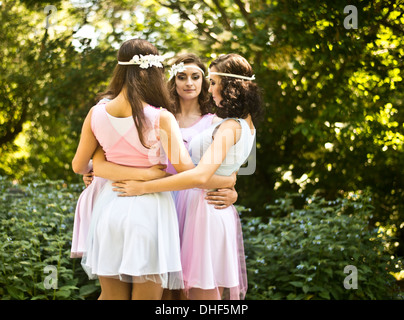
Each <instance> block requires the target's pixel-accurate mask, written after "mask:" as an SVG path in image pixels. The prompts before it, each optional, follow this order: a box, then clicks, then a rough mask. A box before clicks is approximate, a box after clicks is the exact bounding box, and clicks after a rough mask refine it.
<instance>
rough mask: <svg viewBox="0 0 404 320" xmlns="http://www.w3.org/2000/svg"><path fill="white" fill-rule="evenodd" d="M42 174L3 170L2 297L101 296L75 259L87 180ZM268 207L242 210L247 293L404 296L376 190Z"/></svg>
mask: <svg viewBox="0 0 404 320" xmlns="http://www.w3.org/2000/svg"><path fill="white" fill-rule="evenodd" d="M38 181H39V180H35V179H34V180H30V179H29V178H27V179H26V180H25V181H23V182H22V183H21V184H17V183H13V182H12V181H10V180H8V179H6V178H2V177H0V221H1V222H0V299H95V298H97V297H98V295H99V289H100V288H99V284H98V282H97V281H89V280H88V278H87V275H86V274H85V273H84V271H83V270H82V268H81V265H80V259H71V258H70V246H71V235H72V230H73V218H74V210H75V206H76V202H77V199H78V197H79V194H80V192H81V190H82V188H83V186H82V185H81V184H79V185H76V184H71V185H66V184H65V183H64V182H63V181H42V182H38ZM239 209H241V208H239ZM268 211H269V213H270V215H271V218H268V219H264V218H248V217H244V216H245V215H242V223H243V233H244V243H245V251H246V255H247V271H248V281H249V284H248V285H249V290H248V292H247V299H257V300H259V299H390V298H395V297H397V295H396V292H395V291H394V278H393V277H392V276H391V275H390V272H392V271H397V270H395V266H396V265H398V266H400V263H399V261H397V259H391V258H390V254H389V253H388V252H387V251H386V250H385V247H384V245H385V244H386V241H390V239H389V238H388V236H387V235H386V234H381V233H380V231H378V230H377V229H374V228H371V227H369V223H368V221H369V219H370V218H371V214H372V212H373V208H372V207H371V206H370V205H369V201H368V197H365V196H363V197H355V198H352V197H348V198H347V199H341V200H337V201H334V202H328V201H325V200H324V199H320V198H314V197H312V198H307V199H306V198H304V197H302V196H301V195H289V196H286V197H285V198H283V199H279V200H277V201H276V203H275V204H274V205H273V206H269V207H268ZM264 220H266V221H264ZM347 265H353V266H355V267H356V268H357V270H358V289H350V290H348V289H345V288H344V285H343V281H344V279H345V277H347V276H348V275H349V274H345V273H344V268H345V266H347ZM48 266H51V268H55V270H56V271H57V288H55V289H53V288H51V289H46V286H45V283H49V282H47V277H48V276H50V273H49V271H47V269H46V268H47V267H48Z"/></svg>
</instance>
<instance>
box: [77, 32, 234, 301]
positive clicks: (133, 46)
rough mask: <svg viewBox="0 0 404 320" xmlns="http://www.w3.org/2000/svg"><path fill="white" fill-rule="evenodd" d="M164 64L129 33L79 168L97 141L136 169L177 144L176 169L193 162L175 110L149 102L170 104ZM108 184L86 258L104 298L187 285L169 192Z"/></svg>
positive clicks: (163, 159)
mask: <svg viewBox="0 0 404 320" xmlns="http://www.w3.org/2000/svg"><path fill="white" fill-rule="evenodd" d="M161 68H162V65H161V57H160V56H158V52H157V50H156V48H155V47H154V46H153V45H151V44H150V43H149V42H147V41H144V40H129V41H126V42H125V43H124V44H123V45H122V47H121V48H120V50H119V52H118V65H117V67H116V69H115V71H114V76H113V78H112V81H111V84H110V92H112V96H113V99H112V100H111V101H110V102H107V103H101V104H98V105H96V106H95V107H93V108H92V109H91V110H90V112H89V114H88V116H87V118H86V120H85V121H84V124H83V129H82V135H81V139H80V143H79V146H78V148H77V151H76V155H75V157H74V159H73V163H72V165H73V170H74V171H75V172H76V173H82V174H83V173H86V172H88V161H89V159H90V158H91V156H92V154H93V153H94V150H95V149H96V148H97V145H98V143H99V145H100V146H101V147H102V149H103V151H104V152H105V156H106V158H107V160H108V161H109V162H112V163H116V164H121V165H124V166H132V167H137V168H146V167H151V166H153V165H155V164H166V163H167V156H168V158H169V159H171V157H172V150H175V152H178V154H177V156H178V157H177V158H178V159H179V161H177V162H173V165H174V168H175V169H176V170H177V171H179V172H181V171H184V170H186V169H190V168H193V167H194V165H193V164H192V161H191V159H190V157H189V154H188V152H187V150H186V148H185V146H184V145H183V144H182V139H181V134H180V131H179V128H178V124H177V123H176V121H175V118H174V116H173V115H172V114H171V113H170V112H168V111H166V110H165V109H161V108H155V107H153V106H152V105H155V106H166V107H168V106H169V103H168V99H167V97H168V94H167V90H166V87H165V85H164V80H163V73H162V69H161ZM162 134H164V138H163V139H161V137H162ZM100 152H101V153H102V151H98V154H100ZM94 160H95V156H94ZM97 170H98V168H97V166H96V164H95V162H94V173H95V175H96V176H100V175H99V174H98V172H97ZM104 177H105V176H104ZM105 178H108V177H105ZM114 179H115V178H114ZM212 180H214V179H212ZM218 180H219V182H217V181H215V183H219V184H220V185H221V184H224V183H225V181H234V179H227V180H223V179H222V178H220V177H219V179H218ZM210 182H211V181H209V182H208V183H207V185H209V183H210ZM111 185H112V181H111V180H107V181H106V182H105V184H104V186H103V187H102V190H101V192H100V194H99V195H98V197H97V199H96V201H95V204H94V208H93V212H92V218H91V226H90V230H89V234H88V237H87V245H86V248H85V253H84V255H83V260H82V265H83V267H84V268H85V270H86V272H87V273H88V275H89V277H90V278H93V277H96V276H98V278H99V280H100V284H101V289H102V298H103V299H130V298H132V299H159V298H161V294H162V291H163V288H168V289H179V288H182V287H183V282H182V269H181V262H180V247H179V236H178V221H177V215H176V210H175V205H174V202H173V199H172V196H171V194H170V193H169V192H161V193H153V194H149V195H147V196H141V197H131V198H126V199H125V198H120V197H118V196H117V195H116V193H115V192H113V191H112V186H111ZM230 185H231V184H230Z"/></svg>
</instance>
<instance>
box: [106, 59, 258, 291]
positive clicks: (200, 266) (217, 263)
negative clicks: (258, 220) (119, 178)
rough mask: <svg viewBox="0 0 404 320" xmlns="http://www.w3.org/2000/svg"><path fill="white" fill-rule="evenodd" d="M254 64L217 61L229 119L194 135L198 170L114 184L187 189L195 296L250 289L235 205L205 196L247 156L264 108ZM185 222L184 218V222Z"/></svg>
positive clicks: (220, 99) (132, 191)
mask: <svg viewBox="0 0 404 320" xmlns="http://www.w3.org/2000/svg"><path fill="white" fill-rule="evenodd" d="M254 79H255V77H254V76H253V71H252V68H251V66H250V64H249V63H248V62H247V61H246V60H245V59H244V58H243V57H241V56H239V55H236V54H230V55H225V56H222V57H220V58H218V59H216V60H215V61H214V62H212V64H211V66H210V82H211V86H210V89H209V91H210V92H211V93H212V98H213V100H214V101H215V103H216V105H217V107H218V108H217V114H218V115H221V116H222V117H223V118H225V119H224V120H222V121H220V122H218V123H214V124H212V125H211V126H209V127H208V128H207V129H206V130H204V131H203V132H201V133H199V134H198V135H196V136H194V137H193V139H192V141H191V143H190V146H189V150H190V152H191V154H192V155H191V158H192V160H193V162H194V163H195V164H197V166H196V167H195V168H194V169H191V170H188V171H185V172H181V173H179V174H176V175H173V176H170V177H166V178H162V179H159V180H154V181H147V182H137V181H124V182H119V183H115V184H113V185H114V186H116V188H115V191H117V192H119V193H120V196H121V197H127V196H133V195H141V194H148V193H149V192H156V191H163V190H184V189H187V190H185V191H183V192H181V193H180V194H179V196H178V199H177V211H178V215H179V217H180V221H181V217H184V226H183V231H182V242H181V263H182V266H183V274H184V284H185V292H186V294H187V296H188V297H189V298H191V299H221V298H228V299H243V298H244V296H245V293H246V290H247V279H246V268H245V258H244V249H243V240H242V233H241V227H240V221H239V217H238V214H237V212H236V210H235V209H234V207H233V206H231V207H228V208H227V209H224V210H217V209H215V208H214V207H213V206H211V205H209V204H208V203H207V202H206V200H205V195H206V191H205V190H202V189H189V188H195V187H198V186H200V185H201V184H202V185H203V184H204V183H205V181H207V180H209V179H210V177H211V176H212V175H213V174H217V175H223V176H229V175H231V174H232V173H234V172H235V171H237V170H239V168H240V166H241V165H242V164H243V163H244V162H245V161H246V160H247V158H248V156H249V154H250V152H251V150H252V148H253V144H254V139H255V127H254V123H253V121H255V120H256V117H257V116H258V114H259V112H260V107H261V98H260V94H259V89H258V87H257V85H256V84H255V83H253V82H252V81H253V80H254ZM180 225H181V222H180Z"/></svg>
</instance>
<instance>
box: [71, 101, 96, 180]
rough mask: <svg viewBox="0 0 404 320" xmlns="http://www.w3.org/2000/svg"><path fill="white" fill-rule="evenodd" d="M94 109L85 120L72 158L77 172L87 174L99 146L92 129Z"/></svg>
mask: <svg viewBox="0 0 404 320" xmlns="http://www.w3.org/2000/svg"><path fill="white" fill-rule="evenodd" d="M92 111H93V109H92V108H91V110H90V111H89V113H88V114H87V117H86V118H85V120H84V123H83V127H82V129H81V136H80V142H79V145H78V147H77V150H76V154H75V155H74V158H73V160H72V168H73V171H74V172H75V173H80V174H86V173H88V172H90V171H91V168H90V166H89V163H90V160H91V158H92V156H93V154H94V152H95V150H96V148H97V146H98V141H97V139H96V138H95V136H94V134H93V131H92V130H91V115H92Z"/></svg>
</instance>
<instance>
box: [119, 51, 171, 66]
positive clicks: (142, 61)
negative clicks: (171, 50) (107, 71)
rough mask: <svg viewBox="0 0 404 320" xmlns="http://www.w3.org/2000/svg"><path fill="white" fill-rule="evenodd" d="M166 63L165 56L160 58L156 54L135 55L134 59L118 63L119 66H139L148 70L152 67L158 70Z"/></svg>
mask: <svg viewBox="0 0 404 320" xmlns="http://www.w3.org/2000/svg"><path fill="white" fill-rule="evenodd" d="M163 61H164V57H163V56H158V55H154V54H148V55H146V56H144V55H142V54H141V55H134V56H133V58H132V59H130V60H129V61H118V64H120V65H124V66H127V65H139V67H140V68H142V69H147V68H150V67H153V66H155V67H157V68H163V65H162V64H161V63H162V62H163Z"/></svg>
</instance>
